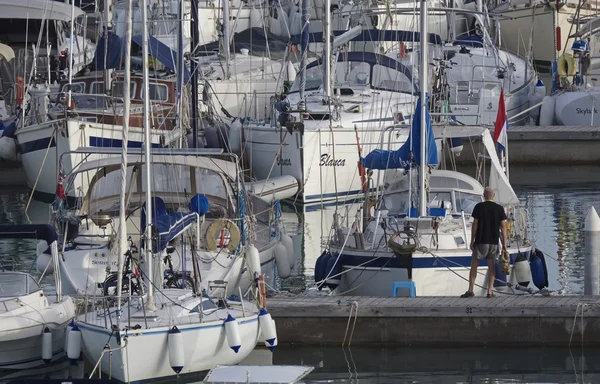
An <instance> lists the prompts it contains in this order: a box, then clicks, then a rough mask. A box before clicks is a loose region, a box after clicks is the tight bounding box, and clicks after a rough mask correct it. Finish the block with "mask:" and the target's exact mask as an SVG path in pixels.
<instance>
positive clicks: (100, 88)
mask: <svg viewBox="0 0 600 384" xmlns="http://www.w3.org/2000/svg"><path fill="white" fill-rule="evenodd" d="M90 93H91V94H92V95H103V94H104V82H103V81H94V82H93V83H92V85H91V86H90Z"/></svg>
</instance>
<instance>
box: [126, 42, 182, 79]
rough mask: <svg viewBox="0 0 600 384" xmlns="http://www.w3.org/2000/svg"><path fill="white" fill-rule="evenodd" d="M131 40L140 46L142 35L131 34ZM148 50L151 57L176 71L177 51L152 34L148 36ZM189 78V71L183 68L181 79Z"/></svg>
mask: <svg viewBox="0 0 600 384" xmlns="http://www.w3.org/2000/svg"><path fill="white" fill-rule="evenodd" d="M132 40H133V41H134V42H135V43H136V44H137V45H139V46H140V47H141V46H142V36H141V35H137V36H133V38H132ZM148 50H149V51H150V54H151V55H152V57H153V58H154V59H155V60H157V61H160V62H161V63H163V64H164V65H165V67H167V68H169V69H170V70H171V71H173V73H177V52H176V51H174V50H172V49H171V48H169V47H168V46H166V45H165V44H163V43H162V42H160V41H159V40H158V39H156V38H155V37H153V36H148ZM189 80H190V71H189V70H188V69H187V68H185V72H184V74H183V81H184V82H185V83H187V82H188V81H189Z"/></svg>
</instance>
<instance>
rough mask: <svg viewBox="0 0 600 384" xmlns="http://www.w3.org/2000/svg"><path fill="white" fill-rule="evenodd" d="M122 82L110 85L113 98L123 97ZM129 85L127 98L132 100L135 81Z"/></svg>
mask: <svg viewBox="0 0 600 384" xmlns="http://www.w3.org/2000/svg"><path fill="white" fill-rule="evenodd" d="M123 84H124V83H123V82H122V81H113V83H112V96H113V97H123ZM129 84H130V86H129V87H130V88H129V89H130V91H129V92H130V94H129V98H130V99H134V98H135V89H136V86H137V84H136V83H135V81H132V82H131V83H129Z"/></svg>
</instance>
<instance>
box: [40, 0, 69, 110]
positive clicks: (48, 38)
mask: <svg viewBox="0 0 600 384" xmlns="http://www.w3.org/2000/svg"><path fill="white" fill-rule="evenodd" d="M65 1H66V0H65ZM47 23H48V21H47ZM70 33H71V37H70V38H69V99H68V103H67V105H68V106H70V105H71V95H72V91H71V87H72V85H73V35H75V0H71V30H70ZM46 38H47V39H49V38H50V36H48V35H46ZM48 85H50V77H48Z"/></svg>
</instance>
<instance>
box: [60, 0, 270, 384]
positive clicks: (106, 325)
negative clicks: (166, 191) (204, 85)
mask: <svg viewBox="0 0 600 384" xmlns="http://www.w3.org/2000/svg"><path fill="white" fill-rule="evenodd" d="M129 7H131V5H129ZM129 9H131V8H129ZM142 12H143V13H144V12H145V1H142ZM142 17H143V19H145V15H143V16H142ZM144 30H145V29H144ZM127 35H128V44H131V43H130V42H131V21H128V33H127ZM144 35H145V36H144V50H145V52H144V53H145V55H144V57H147V35H146V34H145V33H144ZM126 52H129V47H128V48H127V51H126ZM127 62H129V60H127V61H126V63H127ZM126 65H129V64H126ZM127 69H128V68H127ZM144 72H145V73H144V78H145V79H144V80H145V84H147V80H148V72H147V68H146V70H145V71H144ZM127 73H128V71H127V70H126V75H127ZM126 84H128V81H126ZM126 89H127V87H126ZM125 94H126V95H128V94H129V91H128V90H126V93H125ZM125 108H126V109H125V114H126V115H127V113H128V106H127V105H126V106H125ZM145 111H146V118H145V124H144V125H145V128H146V131H145V132H146V137H145V139H146V140H145V143H146V145H145V151H144V167H145V168H146V171H147V173H146V175H147V178H146V180H145V183H144V184H145V186H146V191H145V199H146V201H145V204H146V205H145V209H144V212H145V215H146V220H147V221H146V223H145V228H143V231H144V244H143V251H142V253H141V258H142V260H143V263H144V265H145V267H146V268H145V271H144V274H145V279H146V280H147V281H148V284H147V292H146V293H144V294H142V292H140V294H138V295H136V296H134V295H133V294H132V289H129V297H128V299H127V300H126V301H125V304H124V305H122V299H124V297H123V289H122V288H123V274H122V273H120V271H122V270H124V268H125V267H126V266H124V256H125V253H126V252H130V251H131V249H130V248H129V246H128V244H127V226H126V221H127V217H126V215H127V204H128V201H127V200H128V199H127V194H128V191H127V188H126V186H127V164H128V155H127V146H125V145H124V146H123V149H122V153H121V164H120V167H119V168H120V174H121V185H120V195H119V197H120V201H119V206H118V209H119V222H118V223H117V225H118V228H119V231H118V237H117V239H116V242H117V244H118V250H117V252H118V253H117V256H118V267H117V271H119V272H118V280H117V286H116V287H117V300H116V308H115V309H114V310H111V309H110V308H109V306H108V305H107V304H106V301H104V303H105V306H99V307H98V306H96V307H95V308H94V309H93V310H92V311H91V312H88V313H86V314H85V315H82V316H80V317H79V318H78V319H77V321H76V326H77V327H78V328H79V330H80V331H81V340H82V344H83V351H84V354H85V355H86V357H87V358H88V359H89V360H91V361H94V362H97V364H96V366H97V367H99V369H101V370H102V371H103V372H105V373H109V374H110V375H111V376H112V377H114V378H116V379H117V380H120V381H123V382H131V381H139V380H146V379H151V378H162V377H167V376H175V375H179V374H182V373H189V372H196V371H202V370H207V369H210V368H212V367H214V366H215V365H218V364H235V363H238V362H239V361H241V360H242V359H243V358H245V357H246V356H247V355H248V354H249V353H250V352H251V351H252V349H254V346H255V345H256V342H257V340H258V337H259V334H260V332H261V328H260V327H259V312H258V310H257V308H256V306H251V305H250V303H247V304H244V302H243V301H240V302H239V303H238V304H237V305H235V304H233V303H229V302H227V301H226V300H224V299H221V300H219V301H218V302H217V303H215V301H213V300H212V299H211V295H212V293H213V292H212V290H208V291H207V292H206V293H207V295H206V297H205V296H204V295H201V294H200V292H199V291H198V289H199V287H198V285H196V290H195V293H193V292H190V291H186V290H181V289H175V290H166V291H163V290H160V289H157V288H158V287H159V286H160V285H159V282H158V280H159V279H157V277H158V276H160V275H161V274H160V271H158V268H157V266H156V264H157V262H156V259H157V258H156V255H155V252H156V251H157V247H158V248H160V247H161V244H162V243H161V235H163V234H164V233H163V232H159V233H158V234H156V233H153V229H152V228H153V225H152V223H153V216H154V215H153V213H154V210H153V207H152V203H153V202H154V201H153V198H152V186H153V181H152V179H151V177H150V175H151V173H150V172H149V170H150V168H151V160H152V154H151V147H150V145H149V143H150V140H149V136H150V135H149V130H148V115H149V112H150V111H149V110H148V103H147V102H146V103H145ZM127 122H128V119H124V124H123V141H124V142H127V133H128V132H127V128H128V127H127V125H128V124H127ZM177 216H178V218H179V219H177V220H175V221H172V222H171V225H169V226H168V229H169V231H168V232H169V233H170V235H169V237H170V238H171V239H172V238H173V237H171V236H177V235H179V234H181V233H183V232H184V231H185V230H187V229H188V228H190V227H191V226H192V225H193V224H194V223H196V225H197V227H196V228H197V229H198V228H199V220H200V216H199V214H198V213H197V212H195V213H187V214H186V213H181V214H179V215H177ZM155 239H156V241H155ZM195 241H196V245H199V242H200V238H199V234H196V239H195ZM164 245H166V244H164ZM194 271H195V278H196V279H197V278H198V273H199V269H198V268H197V267H196V268H194ZM157 272H159V273H158V276H157ZM160 277H162V276H160ZM129 284H130V286H131V281H130V282H129ZM240 300H242V298H240ZM267 317H270V315H268V314H267V313H266V312H264V310H263V311H262V312H261V320H260V322H261V325H263V324H265V325H264V326H263V329H262V332H263V333H265V335H266V339H268V340H270V342H271V345H273V344H274V343H275V342H276V335H275V329H274V324H273V323H272V322H271V321H270V320H268V319H267ZM264 320H267V321H264ZM184 335H185V336H184ZM70 337H71V334H70ZM184 337H185V341H184ZM107 340H108V341H107ZM106 346H108V349H106V348H105V347H106ZM105 351H106V352H110V355H111V357H110V358H109V357H108V356H105V354H106V352H105Z"/></svg>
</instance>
